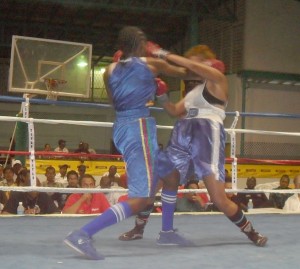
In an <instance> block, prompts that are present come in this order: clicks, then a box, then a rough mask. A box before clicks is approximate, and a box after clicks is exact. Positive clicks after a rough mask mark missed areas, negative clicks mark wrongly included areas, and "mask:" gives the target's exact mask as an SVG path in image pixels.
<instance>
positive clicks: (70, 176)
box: [60, 170, 79, 209]
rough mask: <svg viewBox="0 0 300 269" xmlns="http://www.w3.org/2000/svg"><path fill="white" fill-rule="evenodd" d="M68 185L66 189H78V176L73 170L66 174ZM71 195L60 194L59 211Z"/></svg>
mask: <svg viewBox="0 0 300 269" xmlns="http://www.w3.org/2000/svg"><path fill="white" fill-rule="evenodd" d="M67 181H68V185H67V186H66V188H79V176H78V173H77V172H76V171H74V170H71V171H69V172H68V173H67ZM70 195H71V193H62V194H61V205H60V206H61V209H63V208H64V206H65V204H66V201H67V200H68V198H69V196H70Z"/></svg>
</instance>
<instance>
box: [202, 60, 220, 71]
mask: <svg viewBox="0 0 300 269" xmlns="http://www.w3.org/2000/svg"><path fill="white" fill-rule="evenodd" d="M203 63H204V64H206V65H209V66H211V67H213V68H215V69H217V70H219V71H220V72H221V73H223V74H224V73H225V64H224V63H223V62H222V61H220V60H218V59H208V60H205V61H204V62H203Z"/></svg>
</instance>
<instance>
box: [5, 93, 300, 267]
mask: <svg viewBox="0 0 300 269" xmlns="http://www.w3.org/2000/svg"><path fill="white" fill-rule="evenodd" d="M0 101H6V102H9V101H10V102H16V101H21V102H23V105H22V108H23V117H22V118H19V117H8V116H0V122H1V121H15V122H17V121H20V122H25V123H27V124H28V138H29V147H28V151H24V152H17V154H18V155H24V156H28V159H29V167H30V174H31V186H30V187H17V188H16V187H0V189H1V190H14V191H32V190H38V191H45V192H49V191H50V190H51V191H52V192H64V193H66V192H110V191H118V190H116V189H73V188H70V189H65V188H64V189H61V188H48V187H36V165H35V163H36V155H41V154H44V153H45V152H44V153H43V152H37V151H35V140H34V137H35V136H34V125H35V124H36V123H43V124H74V125H82V126H101V127H108V128H110V127H111V126H112V123H109V122H93V121H70V120H49V119H48V120H47V119H34V118H30V117H29V104H30V103H32V102H35V103H42V104H54V103H55V104H58V105H68V102H61V101H49V100H30V99H29V98H7V97H0ZM75 105H78V106H81V105H86V104H80V103H76V104H75ZM95 106H97V105H96V104H95ZM154 109H155V108H154ZM228 114H230V115H232V116H234V120H233V122H232V125H231V127H230V128H228V129H226V132H227V133H228V134H229V136H230V140H231V149H230V158H228V161H230V162H231V167H232V179H233V189H232V190H227V191H228V192H238V191H241V192H245V190H243V189H238V188H237V180H238V164H239V161H240V160H239V159H238V158H237V157H236V134H238V133H260V134H262V135H279V136H298V137H299V136H300V133H298V132H293V133H291V132H271V131H260V130H246V129H237V128H236V124H237V121H238V117H240V116H243V113H238V112H232V113H228ZM245 114H246V113H245ZM244 116H246V115H244ZM265 116H267V117H275V116H276V117H278V116H281V117H290V116H291V115H278V114H276V115H275V114H266V115H265ZM293 117H294V118H296V119H299V118H300V115H293ZM158 128H162V129H168V130H171V129H172V126H160V125H158ZM0 152H1V153H3V154H11V153H14V152H13V151H0ZM48 154H49V153H48ZM50 155H51V154H50ZM55 155H58V153H55ZM96 155H97V154H96ZM96 155H95V156H94V157H97V156H96ZM62 156H63V154H62ZM91 156H92V155H91ZM98 157H99V156H98ZM282 162H283V163H284V160H282ZM289 163H292V164H293V165H296V166H299V164H300V162H299V161H290V162H289ZM119 191H121V190H119ZM122 191H124V190H122ZM189 191H190V190H182V191H181V192H189ZM192 191H193V192H194V191H195V190H192ZM261 191H262V190H259V192H261ZM263 191H264V192H267V193H271V192H292V193H300V190H288V191H282V190H281V191H278V190H277V191H276V190H263ZM198 192H205V190H199V191H198ZM248 192H251V191H248ZM253 192H256V190H253ZM246 214H247V215H248V217H249V220H250V221H253V223H254V224H255V228H256V229H257V230H258V231H259V232H262V233H263V234H265V235H266V236H267V237H268V238H269V241H268V244H267V246H266V247H264V248H258V247H256V246H254V245H253V244H252V243H251V242H250V241H249V240H248V239H247V238H246V237H245V235H244V234H242V233H241V232H239V230H238V229H237V228H236V227H235V226H234V225H232V224H231V223H230V222H229V221H228V219H227V218H226V217H224V216H223V214H221V213H218V212H204V213H197V214H183V213H182V214H179V213H177V214H176V216H175V220H174V225H175V227H176V228H178V229H179V230H180V232H181V233H183V234H185V235H186V236H187V237H189V238H191V239H192V240H193V241H194V242H195V244H196V246H195V247H188V248H180V247H166V246H164V247H162V246H157V245H156V237H157V235H158V232H159V231H160V227H161V215H160V214H156V213H154V214H152V216H151V218H150V220H149V224H148V225H147V227H146V230H145V234H144V238H143V239H142V240H136V241H130V242H122V241H119V240H118V236H119V235H120V234H121V233H123V232H124V231H127V230H129V229H131V228H132V225H133V221H134V220H133V217H132V218H130V219H127V220H125V221H123V222H121V223H118V224H116V225H114V226H111V227H109V228H107V229H106V230H105V232H100V233H98V234H96V235H95V243H94V245H95V247H96V248H97V249H99V251H100V252H101V253H102V254H103V255H104V256H105V257H106V259H105V260H104V261H90V260H86V259H84V258H81V257H79V256H77V255H76V254H74V253H73V252H72V251H71V250H70V249H69V248H67V247H66V246H65V245H64V244H63V243H62V240H63V238H64V237H65V236H66V235H67V234H68V233H69V232H70V231H71V230H73V229H74V228H77V227H80V226H82V225H83V224H85V223H87V222H88V221H89V220H91V218H93V217H94V216H90V215H88V216H87V215H85V216H82V215H47V216H38V215H35V216H11V215H10V216H5V215H2V216H0V218H1V219H0V230H1V247H0V255H1V268H20V269H23V268H24V269H27V268H43V269H44V268H45V269H48V268H49V269H50V268H74V267H76V268H99V266H101V268H104V269H105V268H110V269H111V268H114V269H118V268H122V269H123V268H132V269H133V268H142V269H143V268H163V267H165V268H180V269H182V268H183V267H186V268H228V267H230V268H257V267H264V268H274V269H276V268H286V267H289V268H298V267H299V262H300V257H299V256H298V253H297V250H298V249H300V240H299V239H298V237H299V236H298V233H297V232H298V230H299V223H300V214H295V213H291V212H283V211H282V210H279V209H278V210H277V209H264V210H261V209H259V210H256V209H253V210H250V211H249V212H248V213H246Z"/></svg>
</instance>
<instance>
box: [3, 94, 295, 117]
mask: <svg viewBox="0 0 300 269" xmlns="http://www.w3.org/2000/svg"><path fill="white" fill-rule="evenodd" d="M25 101H26V99H25V98H23V97H12V96H0V102H13V103H14V102H19V103H21V102H25ZM29 103H31V104H43V105H58V106H77V107H78V106H79V107H94V108H106V109H107V108H112V106H111V105H109V104H96V103H87V102H71V101H53V100H44V99H35V98H32V99H29ZM150 109H151V110H156V111H163V108H161V107H150ZM226 115H227V116H236V112H226ZM239 115H240V116H248V117H273V118H294V119H299V118H300V114H279V113H253V112H251V113H250V112H239Z"/></svg>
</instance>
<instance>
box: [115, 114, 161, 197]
mask: <svg viewBox="0 0 300 269" xmlns="http://www.w3.org/2000/svg"><path fill="white" fill-rule="evenodd" d="M113 139H114V143H115V145H116V147H117V148H118V150H119V151H120V153H121V154H122V155H123V158H124V161H125V163H126V173H127V185H128V196H129V197H153V196H154V194H155V188H156V185H157V182H158V176H157V154H158V144H157V129H156V122H155V119H154V118H152V117H147V118H123V119H121V120H117V121H116V122H115V124H114V127H113Z"/></svg>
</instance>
